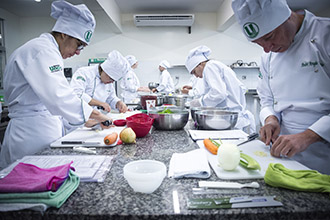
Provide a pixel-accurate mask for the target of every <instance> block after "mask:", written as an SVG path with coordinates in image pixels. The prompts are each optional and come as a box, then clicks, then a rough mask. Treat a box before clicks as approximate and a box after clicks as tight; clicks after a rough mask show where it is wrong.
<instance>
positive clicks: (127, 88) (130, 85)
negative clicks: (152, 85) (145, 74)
mask: <svg viewBox="0 0 330 220" xmlns="http://www.w3.org/2000/svg"><path fill="white" fill-rule="evenodd" d="M125 58H126V59H127V61H128V63H129V64H130V66H131V69H130V70H129V71H128V73H127V74H126V75H125V76H124V77H123V78H122V79H121V81H120V88H121V89H122V93H121V96H122V99H123V101H124V102H125V103H134V101H135V100H136V99H137V98H138V92H150V89H149V88H148V87H141V86H140V80H139V78H138V77H137V76H136V74H135V72H134V69H136V68H137V67H138V63H139V62H138V61H137V59H136V58H135V56H133V55H127V56H126V57H125Z"/></svg>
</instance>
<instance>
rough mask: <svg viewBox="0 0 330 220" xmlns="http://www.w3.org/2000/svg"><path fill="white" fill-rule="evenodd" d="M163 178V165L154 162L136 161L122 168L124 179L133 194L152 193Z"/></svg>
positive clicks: (164, 171) (164, 169) (164, 173)
mask: <svg viewBox="0 0 330 220" xmlns="http://www.w3.org/2000/svg"><path fill="white" fill-rule="evenodd" d="M165 176H166V166H165V164H164V163H162V162H159V161H156V160H137V161H133V162H130V163H128V164H126V165H125V166H124V177H125V179H126V180H127V182H128V184H129V185H130V186H131V187H132V188H133V190H134V191H135V192H142V193H153V192H154V191H155V190H156V189H157V188H158V187H159V186H160V185H161V183H162V182H163V179H164V177H165Z"/></svg>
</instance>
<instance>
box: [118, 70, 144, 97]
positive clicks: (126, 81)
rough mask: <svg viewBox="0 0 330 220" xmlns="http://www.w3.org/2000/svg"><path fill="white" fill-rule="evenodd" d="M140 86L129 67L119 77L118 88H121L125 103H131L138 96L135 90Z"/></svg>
mask: <svg viewBox="0 0 330 220" xmlns="http://www.w3.org/2000/svg"><path fill="white" fill-rule="evenodd" d="M139 87H140V81H139V79H138V77H137V76H136V74H135V73H134V72H133V70H132V69H131V70H130V71H128V72H127V74H126V75H125V76H124V77H123V78H122V79H121V82H120V88H121V89H122V93H121V97H122V98H123V101H124V102H125V103H132V101H133V100H134V99H136V98H137V97H138V93H137V90H138V88H139Z"/></svg>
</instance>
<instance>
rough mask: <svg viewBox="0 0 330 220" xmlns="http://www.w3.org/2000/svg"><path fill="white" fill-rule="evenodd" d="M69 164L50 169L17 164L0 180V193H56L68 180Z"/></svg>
mask: <svg viewBox="0 0 330 220" xmlns="http://www.w3.org/2000/svg"><path fill="white" fill-rule="evenodd" d="M72 163H73V161H71V163H68V164H64V165H61V166H57V167H52V168H47V169H44V168H39V167H37V166H35V165H32V164H26V163H19V164H17V166H15V168H14V169H13V170H12V171H11V172H10V173H9V174H8V175H7V176H6V177H4V178H3V179H0V192H1V193H22V192H44V191H50V190H51V191H56V190H57V189H58V188H59V187H60V186H61V185H62V183H63V182H64V181H65V180H66V179H67V178H68V176H69V171H70V169H72V170H74V168H73V167H71V164H72Z"/></svg>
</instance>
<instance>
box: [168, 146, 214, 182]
mask: <svg viewBox="0 0 330 220" xmlns="http://www.w3.org/2000/svg"><path fill="white" fill-rule="evenodd" d="M210 175H211V170H210V166H209V164H208V161H207V157H206V154H205V151H204V150H202V149H196V150H192V151H189V152H186V153H174V154H173V155H172V158H171V161H170V167H169V170H168V177H172V178H184V177H187V178H200V179H206V178H209V177H210Z"/></svg>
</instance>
